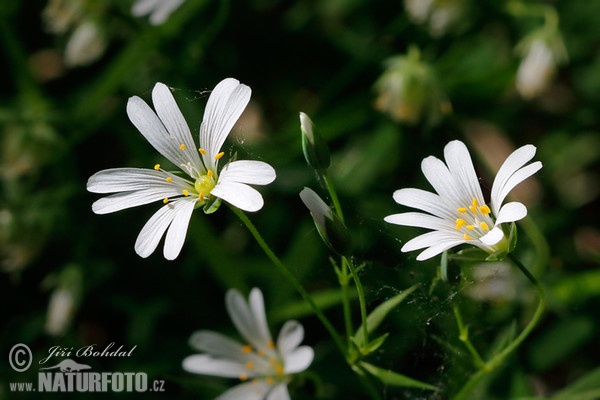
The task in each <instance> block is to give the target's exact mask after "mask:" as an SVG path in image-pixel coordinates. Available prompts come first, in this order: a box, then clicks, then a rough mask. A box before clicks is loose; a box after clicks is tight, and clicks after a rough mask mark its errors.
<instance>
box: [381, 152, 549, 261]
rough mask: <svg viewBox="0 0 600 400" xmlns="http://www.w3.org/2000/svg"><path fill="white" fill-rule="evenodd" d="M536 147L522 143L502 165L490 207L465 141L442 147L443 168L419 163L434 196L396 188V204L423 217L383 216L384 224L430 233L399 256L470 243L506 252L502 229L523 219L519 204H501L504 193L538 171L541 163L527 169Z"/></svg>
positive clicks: (431, 252)
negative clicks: (411, 209)
mask: <svg viewBox="0 0 600 400" xmlns="http://www.w3.org/2000/svg"><path fill="white" fill-rule="evenodd" d="M535 152H536V148H535V146H533V145H526V146H523V147H521V148H519V149H517V150H515V151H514V152H513V153H512V154H511V155H510V156H509V157H508V158H507V159H506V160H505V161H504V163H503V164H502V166H501V167H500V169H499V170H498V174H497V175H496V178H495V179H494V183H493V185H492V192H491V200H490V203H489V204H490V205H489V206H488V205H486V204H485V200H484V198H483V194H482V192H481V187H480V186H479V181H478V180H477V175H476V174H475V169H474V167H473V162H472V161H471V155H470V154H469V151H468V150H467V147H466V146H465V145H464V143H462V142H460V141H458V140H455V141H452V142H450V143H448V144H447V145H446V147H445V148H444V157H445V159H446V164H444V162H443V161H442V160H440V159H438V158H436V157H433V156H429V157H427V158H425V159H424V160H423V162H422V164H421V169H422V171H423V174H424V175H425V177H426V178H427V180H428V181H429V183H431V185H432V186H433V188H434V189H435V191H436V192H437V194H436V193H431V192H426V191H424V190H420V189H400V190H397V191H396V192H394V200H395V201H396V202H397V203H398V204H401V205H404V206H408V207H413V208H416V209H419V210H422V211H425V213H420V212H407V213H402V214H394V215H389V216H387V217H385V221H386V222H389V223H392V224H397V225H404V226H414V227H419V228H427V229H431V230H432V232H428V233H425V234H422V235H420V236H417V237H416V238H413V239H411V240H409V241H408V242H407V243H406V244H404V246H403V247H402V251H403V252H407V251H413V250H418V249H423V248H426V249H425V250H424V251H423V252H421V253H420V254H419V255H418V256H417V260H421V261H422V260H426V259H428V258H431V257H434V256H436V255H438V254H440V253H442V252H444V251H445V250H448V249H449V248H451V247H454V246H458V245H460V244H463V243H468V244H471V245H474V246H477V247H479V248H481V249H483V250H485V251H486V252H488V253H495V252H499V251H507V250H508V238H507V237H506V235H505V233H504V231H503V230H502V229H501V225H502V224H504V223H508V222H514V221H518V220H520V219H522V218H524V217H525V216H526V215H527V208H526V207H525V206H524V205H523V204H521V203H519V202H510V203H507V204H504V205H502V202H503V201H504V199H505V198H506V196H507V195H508V193H509V192H510V191H511V190H512V189H513V188H514V187H515V186H517V185H518V184H519V183H521V182H523V181H524V180H525V179H527V178H528V177H530V176H531V175H533V174H534V173H536V172H537V171H538V170H539V169H540V168H542V163H541V162H539V161H536V162H533V163H531V164H528V165H526V164H527V163H528V162H529V161H530V160H531V159H532V158H533V156H534V155H535Z"/></svg>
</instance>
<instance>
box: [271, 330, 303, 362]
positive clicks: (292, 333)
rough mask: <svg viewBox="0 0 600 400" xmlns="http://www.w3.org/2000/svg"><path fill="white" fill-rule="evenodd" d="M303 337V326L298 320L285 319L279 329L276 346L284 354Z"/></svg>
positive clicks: (294, 346) (293, 347)
mask: <svg viewBox="0 0 600 400" xmlns="http://www.w3.org/2000/svg"><path fill="white" fill-rule="evenodd" d="M302 339H304V327H302V325H301V324H300V323H299V322H298V321H287V322H286V323H285V324H284V325H283V327H282V328H281V330H280V331H279V337H278V338H277V348H278V349H279V352H280V353H281V354H282V355H284V356H285V354H288V353H289V352H291V351H292V350H294V349H295V348H296V347H298V345H299V344H300V343H301V342H302Z"/></svg>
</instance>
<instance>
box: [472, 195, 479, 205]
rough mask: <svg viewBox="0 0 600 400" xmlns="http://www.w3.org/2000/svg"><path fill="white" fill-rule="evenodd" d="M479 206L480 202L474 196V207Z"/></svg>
mask: <svg viewBox="0 0 600 400" xmlns="http://www.w3.org/2000/svg"><path fill="white" fill-rule="evenodd" d="M477 206H479V202H478V201H477V199H476V198H475V197H473V207H477Z"/></svg>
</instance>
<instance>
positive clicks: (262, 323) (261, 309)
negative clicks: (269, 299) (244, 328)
mask: <svg viewBox="0 0 600 400" xmlns="http://www.w3.org/2000/svg"><path fill="white" fill-rule="evenodd" d="M248 305H249V306H250V311H251V312H252V316H253V320H254V325H255V326H256V329H257V331H258V332H259V334H260V337H261V339H262V341H263V342H264V343H272V339H271V332H270V331H269V325H267V314H266V313H265V300H264V298H263V294H262V292H261V291H260V289H258V288H253V289H252V290H251V291H250V295H249V296H248Z"/></svg>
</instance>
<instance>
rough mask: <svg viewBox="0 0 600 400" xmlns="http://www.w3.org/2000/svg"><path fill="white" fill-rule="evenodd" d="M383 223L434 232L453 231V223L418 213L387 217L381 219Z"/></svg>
mask: <svg viewBox="0 0 600 400" xmlns="http://www.w3.org/2000/svg"><path fill="white" fill-rule="evenodd" d="M383 220H384V221H385V222H388V223H390V224H396V225H403V226H414V227H417V228H427V229H435V230H444V229H454V223H453V222H452V221H448V220H445V219H442V218H438V217H434V216H433V215H429V214H423V213H418V212H407V213H402V214H393V215H388V216H387V217H385V218H384V219H383Z"/></svg>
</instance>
